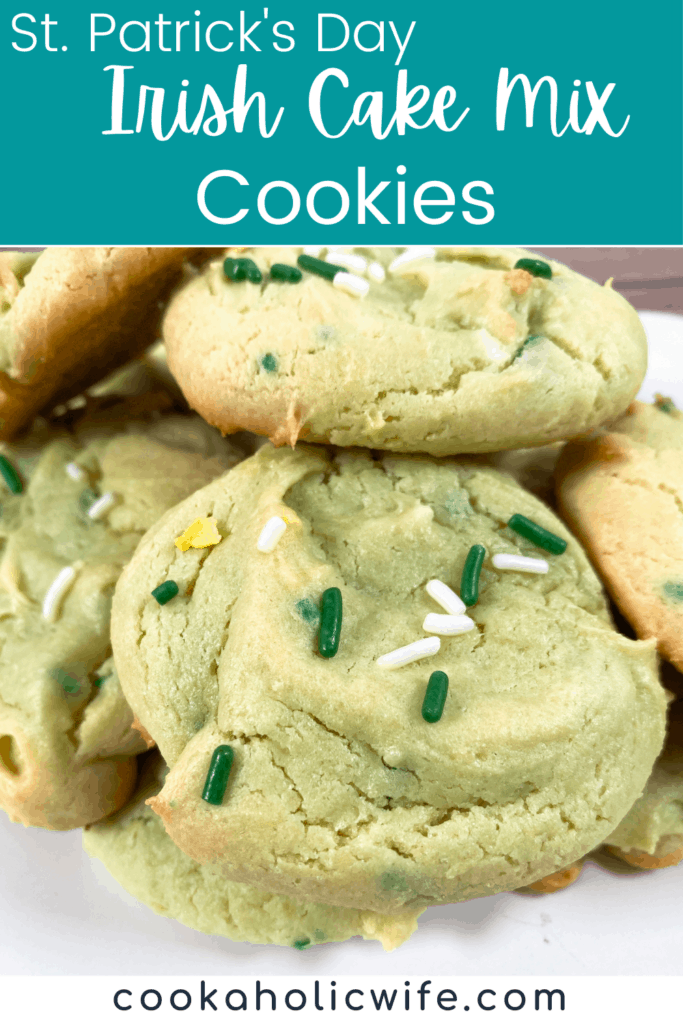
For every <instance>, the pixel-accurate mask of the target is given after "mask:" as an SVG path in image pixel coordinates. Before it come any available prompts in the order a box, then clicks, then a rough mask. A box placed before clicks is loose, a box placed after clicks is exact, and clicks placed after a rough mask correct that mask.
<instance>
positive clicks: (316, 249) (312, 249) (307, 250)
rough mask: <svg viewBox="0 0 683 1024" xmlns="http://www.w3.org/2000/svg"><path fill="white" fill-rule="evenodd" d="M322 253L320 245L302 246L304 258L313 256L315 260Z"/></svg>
mask: <svg viewBox="0 0 683 1024" xmlns="http://www.w3.org/2000/svg"><path fill="white" fill-rule="evenodd" d="M322 251H323V246H322V245H305V246H304V255H305V256H315V258H316V259H317V258H318V257H319V256H320V253H321V252H322Z"/></svg>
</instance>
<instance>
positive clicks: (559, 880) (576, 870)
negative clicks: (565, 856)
mask: <svg viewBox="0 0 683 1024" xmlns="http://www.w3.org/2000/svg"><path fill="white" fill-rule="evenodd" d="M582 870H583V864H582V862H581V861H580V860H577V861H574V863H573V864H570V865H569V867H566V868H561V869H560V871H554V872H553V874H552V875H546V876H545V878H539V879H538V881H537V882H530V883H529V885H528V886H527V889H531V891H532V892H538V893H541V894H544V895H547V894H549V893H553V892H560V891H561V890H562V889H566V888H568V886H570V885H573V884H574V882H575V881H576V880H577V878H578V877H579V875H580V874H581V871H582Z"/></svg>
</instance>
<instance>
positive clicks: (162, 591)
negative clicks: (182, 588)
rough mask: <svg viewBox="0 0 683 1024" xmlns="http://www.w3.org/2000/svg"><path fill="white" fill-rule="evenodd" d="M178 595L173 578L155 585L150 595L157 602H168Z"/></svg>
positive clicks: (176, 585)
mask: <svg viewBox="0 0 683 1024" xmlns="http://www.w3.org/2000/svg"><path fill="white" fill-rule="evenodd" d="M177 596H178V584H177V583H176V582H175V580H165V581H164V582H163V583H160V584H159V586H158V587H155V588H154V590H153V591H152V597H153V598H154V600H155V601H156V602H157V603H158V604H168V602H169V601H170V600H171V599H172V598H174V597H177Z"/></svg>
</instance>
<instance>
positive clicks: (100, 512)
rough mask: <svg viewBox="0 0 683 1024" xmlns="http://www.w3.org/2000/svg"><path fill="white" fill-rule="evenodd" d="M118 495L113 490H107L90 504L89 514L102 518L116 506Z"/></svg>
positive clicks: (91, 516)
mask: <svg viewBox="0 0 683 1024" xmlns="http://www.w3.org/2000/svg"><path fill="white" fill-rule="evenodd" d="M116 501H117V497H116V495H115V494H114V492H113V491H107V493H106V494H103V495H102V497H101V498H98V499H97V501H96V502H95V503H94V504H93V505H91V506H90V508H89V509H88V515H89V516H90V518H91V519H102V518H103V517H104V516H106V514H107V512H109V510H110V509H112V508H113V507H114V505H115V504H116Z"/></svg>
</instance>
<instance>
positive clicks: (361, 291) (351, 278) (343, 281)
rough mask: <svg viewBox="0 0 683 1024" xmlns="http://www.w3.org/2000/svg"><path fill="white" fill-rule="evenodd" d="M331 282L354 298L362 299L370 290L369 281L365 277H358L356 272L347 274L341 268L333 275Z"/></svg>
mask: <svg viewBox="0 0 683 1024" xmlns="http://www.w3.org/2000/svg"><path fill="white" fill-rule="evenodd" d="M332 284H333V285H334V287H335V288H339V289H340V290H341V291H343V292H347V294H348V295H353V297H354V298H356V299H362V298H363V297H364V296H365V295H367V294H368V291H369V290H370V282H369V281H366V280H365V278H363V277H358V276H357V274H347V273H345V271H343V270H340V271H339V273H338V274H335V275H334V277H333V278H332Z"/></svg>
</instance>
